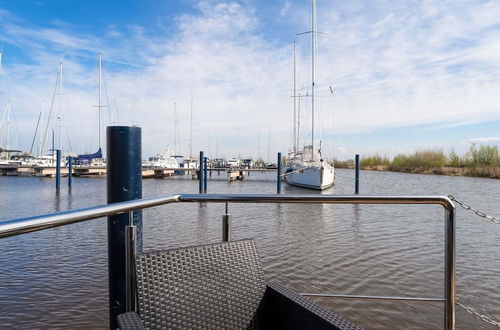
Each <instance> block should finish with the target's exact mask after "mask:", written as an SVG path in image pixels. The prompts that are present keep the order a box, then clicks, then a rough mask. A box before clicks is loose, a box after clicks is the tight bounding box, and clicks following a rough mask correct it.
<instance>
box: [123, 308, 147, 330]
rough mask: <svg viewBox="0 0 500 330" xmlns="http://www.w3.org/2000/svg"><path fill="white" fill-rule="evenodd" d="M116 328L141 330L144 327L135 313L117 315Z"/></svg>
mask: <svg viewBox="0 0 500 330" xmlns="http://www.w3.org/2000/svg"><path fill="white" fill-rule="evenodd" d="M117 321H118V328H119V329H127V330H132V329H133V330H143V329H144V326H143V325H142V321H141V319H140V318H139V315H138V314H137V313H136V312H129V313H123V314H120V315H118V317H117Z"/></svg>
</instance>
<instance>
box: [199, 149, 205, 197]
mask: <svg viewBox="0 0 500 330" xmlns="http://www.w3.org/2000/svg"><path fill="white" fill-rule="evenodd" d="M204 159H205V157H204V155H203V151H200V166H199V170H198V181H199V182H198V183H199V192H200V194H203V164H204V161H203V160H204Z"/></svg>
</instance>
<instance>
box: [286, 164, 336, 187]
mask: <svg viewBox="0 0 500 330" xmlns="http://www.w3.org/2000/svg"><path fill="white" fill-rule="evenodd" d="M291 170H292V171H291V172H289V173H287V174H286V181H287V183H288V184H290V185H293V186H298V187H303V188H309V189H316V190H324V189H327V188H330V187H331V186H333V181H334V179H335V170H334V168H333V167H332V166H330V165H328V164H323V165H309V166H306V167H302V168H295V169H294V168H293V167H292V168H291Z"/></svg>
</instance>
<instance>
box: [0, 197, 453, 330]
mask: <svg viewBox="0 0 500 330" xmlns="http://www.w3.org/2000/svg"><path fill="white" fill-rule="evenodd" d="M178 202H203V203H316V204H427V205H432V204H434V205H441V206H443V207H444V209H445V231H444V235H445V238H444V240H445V254H444V273H445V274H444V297H443V298H419V297H385V296H349V295H333V294H314V293H308V294H305V295H307V296H320V297H335V298H348V299H384V300H399V301H422V302H423V301H425V302H444V307H445V308H444V316H445V317H444V319H445V320H444V328H445V329H447V330H452V329H455V304H456V297H455V207H454V205H453V202H452V201H451V200H450V199H449V198H448V197H444V196H336V195H262V194H206V195H205V194H204V195H201V194H200V195H198V194H180V195H169V196H161V197H154V198H144V199H138V200H133V201H127V202H121V203H115V204H108V205H101V206H95V207H90V208H85V209H79V210H72V211H66V212H59V213H54V214H48V215H42V216H35V217H28V218H22V219H15V220H8V221H4V222H1V223H0V238H4V237H9V236H14V235H20V234H25V233H29V232H33V231H38V230H43V229H48V228H53V227H58V226H64V225H67V224H71V223H77V222H82V221H87V220H91V219H96V218H101V217H104V216H110V215H115V214H122V213H126V212H130V211H133V210H137V209H143V208H149V207H153V206H159V205H165V204H170V203H178ZM226 213H227V212H226ZM127 236H128V237H130V238H129V241H130V242H131V243H132V245H131V246H132V249H133V246H134V244H135V237H134V235H133V234H132V233H128V234H127ZM130 249H131V248H130V247H129V250H130ZM127 259H128V266H130V267H132V266H131V262H132V260H133V259H132V258H130V256H129V257H128V258H127ZM129 269H130V268H129ZM131 273H133V272H131ZM130 276H133V275H132V274H130ZM128 297H129V298H128V299H127V305H129V303H130V304H133V302H131V299H133V298H130V297H131V294H130V292H129V294H128Z"/></svg>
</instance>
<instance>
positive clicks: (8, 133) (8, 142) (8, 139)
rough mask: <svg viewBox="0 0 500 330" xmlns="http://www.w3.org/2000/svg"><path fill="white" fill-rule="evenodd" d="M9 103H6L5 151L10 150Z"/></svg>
mask: <svg viewBox="0 0 500 330" xmlns="http://www.w3.org/2000/svg"><path fill="white" fill-rule="evenodd" d="M10 106H11V104H10V101H8V102H7V141H6V142H7V149H10Z"/></svg>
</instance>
